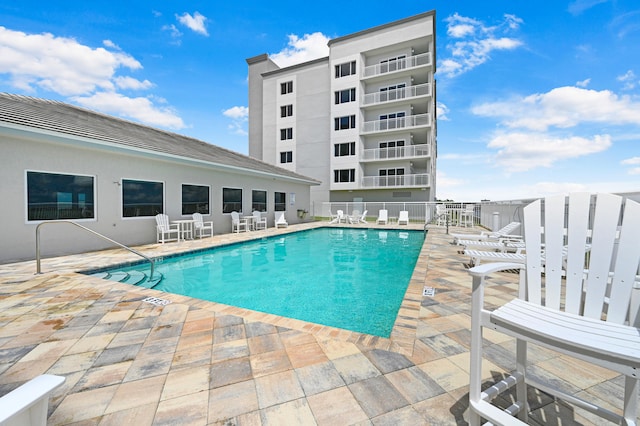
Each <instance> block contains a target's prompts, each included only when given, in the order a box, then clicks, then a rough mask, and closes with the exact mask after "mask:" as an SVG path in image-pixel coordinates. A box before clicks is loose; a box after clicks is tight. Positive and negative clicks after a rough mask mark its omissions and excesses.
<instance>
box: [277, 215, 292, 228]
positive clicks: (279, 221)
mask: <svg viewBox="0 0 640 426" xmlns="http://www.w3.org/2000/svg"><path fill="white" fill-rule="evenodd" d="M275 218H276V223H275V226H276V228H280V227H281V226H282V227H283V228H286V227H287V226H289V224H288V223H287V220H286V219H285V218H284V212H275Z"/></svg>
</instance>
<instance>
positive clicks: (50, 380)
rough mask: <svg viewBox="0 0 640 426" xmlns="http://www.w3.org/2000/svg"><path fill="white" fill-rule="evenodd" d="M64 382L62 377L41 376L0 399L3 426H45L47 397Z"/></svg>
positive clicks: (0, 416)
mask: <svg viewBox="0 0 640 426" xmlns="http://www.w3.org/2000/svg"><path fill="white" fill-rule="evenodd" d="M64 381H65V378H64V377H63V376H54V375H52V374H42V375H40V376H37V377H35V378H33V379H31V380H29V381H28V382H27V383H25V384H23V385H22V386H20V387H18V388H16V389H14V390H12V391H11V392H9V393H8V394H6V395H4V396H3V397H2V398H0V424H1V425H3V426H18V425H19V426H45V425H46V424H47V410H48V407H49V396H50V395H51V393H52V392H53V391H54V390H55V389H56V388H58V386H60V385H62V384H63V383H64Z"/></svg>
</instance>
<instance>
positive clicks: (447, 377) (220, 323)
mask: <svg viewBox="0 0 640 426" xmlns="http://www.w3.org/2000/svg"><path fill="white" fill-rule="evenodd" d="M305 226H308V227H312V226H319V225H317V224H308V225H302V226H290V227H289V231H292V230H295V229H303V228H304V227H305ZM371 227H375V226H371ZM421 228H422V227H421V226H420V229H421ZM280 232H288V231H285V230H282V229H281V230H272V229H269V230H267V231H266V232H265V231H260V232H258V233H243V234H246V235H243V234H239V235H238V234H233V235H221V236H216V237H214V238H212V239H205V240H203V241H188V242H183V243H175V244H173V243H172V244H165V245H164V246H161V245H150V246H145V247H142V248H141V250H142V251H144V252H146V253H150V254H154V255H163V254H167V255H169V254H171V253H173V252H175V251H180V250H184V251H190V250H193V249H197V248H200V247H202V246H204V245H211V243H212V242H215V243H216V244H218V243H220V244H222V243H225V242H227V243H228V242H230V241H238V240H242V239H248V238H255V237H259V236H260V235H262V236H264V235H275V234H277V233H280ZM456 232H470V233H473V232H477V230H476V229H462V228H461V229H459V230H458V229H456ZM251 234H254V235H251ZM424 247H429V251H428V253H427V254H426V255H425V256H424V257H423V258H421V259H419V261H418V263H417V264H416V268H415V271H414V276H413V277H412V280H411V283H410V288H409V289H408V291H407V295H406V296H405V299H406V300H407V304H406V305H403V307H402V308H401V310H400V312H399V313H398V318H397V320H396V326H395V327H394V333H396V334H395V335H394V334H393V333H392V336H391V339H380V338H375V337H374V336H368V335H358V334H355V333H351V332H347V331H345V330H340V329H331V328H327V327H322V326H319V325H317V324H312V323H305V322H302V321H294V320H290V319H288V318H283V317H275V316H272V315H268V314H262V313H258V312H246V311H243V310H240V309H238V308H235V307H232V306H225V305H219V304H214V303H211V302H204V301H199V300H195V299H190V298H187V297H183V296H176V295H168V294H167V293H163V292H160V291H157V290H149V289H144V288H135V287H132V286H130V285H126V284H121V283H113V282H103V280H100V279H97V278H93V277H88V276H85V275H81V274H77V273H75V272H74V271H76V270H82V269H88V266H91V267H94V268H95V267H100V266H109V265H112V264H115V263H122V262H123V261H128V260H129V259H131V258H132V257H130V256H129V255H128V254H127V253H123V251H115V250H108V251H104V252H99V253H86V254H82V255H78V256H65V257H62V258H52V259H44V260H43V271H44V272H45V273H44V274H42V275H34V271H35V262H33V261H30V262H21V263H14V264H8V265H0V324H2V327H0V354H2V356H1V357H0V395H2V394H4V393H6V392H9V391H10V390H12V389H15V388H17V387H18V386H19V385H21V384H22V383H24V382H26V381H28V380H29V379H31V378H33V377H35V376H36V375H38V374H43V373H49V374H58V375H63V376H65V377H66V381H65V383H64V384H63V385H62V386H61V387H60V388H58V389H57V390H56V392H54V395H53V396H52V398H51V401H50V409H49V414H50V417H49V419H48V424H50V425H72V424H73V425H79V424H135V425H141V426H144V425H160V424H176V422H179V423H180V424H192V425H221V424H233V425H245V424H249V425H261V424H262V425H266V424H305V425H306V424H309V425H314V424H318V425H341V424H359V425H371V424H397V425H400V424H411V425H415V424H442V425H449V424H451V425H455V424H465V423H466V419H467V407H468V398H467V393H468V373H467V372H468V365H469V353H468V348H469V327H470V317H469V312H470V294H471V280H470V277H469V275H468V273H467V272H466V262H467V261H468V259H466V258H464V257H463V256H462V255H461V254H460V253H458V250H457V248H456V247H455V246H452V245H451V237H449V236H448V235H446V234H445V233H444V229H443V228H433V229H430V230H429V233H428V236H427V241H426V242H425V245H424ZM420 277H421V278H420ZM517 281H518V277H517V275H515V274H497V275H496V276H495V277H492V279H491V280H489V282H488V283H487V284H488V287H487V292H488V293H487V303H490V304H492V305H500V304H501V303H503V302H504V301H506V300H510V299H512V298H513V297H514V296H515V294H516V291H517ZM425 286H428V287H432V288H434V289H435V290H436V293H435V295H434V296H433V297H425V296H422V292H423V290H424V287H425ZM167 296H169V297H167ZM147 297H155V298H158V299H164V300H169V299H170V300H171V302H172V303H170V304H168V305H164V306H156V305H154V304H151V303H146V302H143V300H144V299H145V298H147ZM245 314H246V315H245ZM484 340H485V344H486V345H487V346H490V349H491V350H490V351H489V352H490V353H493V354H495V356H494V357H493V358H492V359H491V360H490V362H486V363H485V365H484V366H485V367H486V368H485V371H484V372H483V376H484V377H485V378H496V377H502V376H503V373H504V372H506V371H509V370H511V369H512V368H513V366H512V365H510V364H509V363H508V362H506V361H505V360H506V357H505V356H503V354H505V353H506V352H513V347H514V342H513V340H511V339H506V338H505V337H504V336H501V335H499V334H497V333H494V332H490V331H488V332H487V333H485V336H484ZM389 349H391V350H389ZM530 362H531V363H532V364H534V365H535V368H536V374H537V375H540V376H542V377H543V378H544V377H546V378H553V379H554V380H558V381H561V382H562V383H565V384H566V386H570V387H571V388H572V389H575V391H576V392H577V393H578V392H579V393H582V392H588V393H589V394H591V395H594V396H596V397H597V398H600V399H601V400H603V401H606V402H609V405H610V407H608V408H611V409H613V410H618V408H619V406H620V399H621V398H622V397H623V393H622V388H621V386H620V377H619V376H618V375H615V374H611V373H610V372H608V371H603V370H602V369H593V368H592V366H590V365H589V364H585V363H581V362H579V361H576V360H572V359H569V358H566V357H563V356H560V355H558V354H556V353H552V352H550V351H547V350H544V349H542V348H535V357H532V358H531V359H530ZM585 371H588V372H589V374H588V375H585V373H584V372H585ZM533 396H534V397H535V398H536V401H535V405H534V406H535V407H536V410H535V411H534V412H533V413H532V414H531V415H530V417H529V419H530V422H531V424H534V425H542V424H545V423H546V424H548V423H554V424H576V423H579V424H583V425H591V424H598V423H597V422H598V421H599V419H594V418H593V417H591V416H590V414H589V413H586V412H584V411H583V410H580V409H579V408H569V407H568V406H566V405H563V404H557V403H555V402H554V401H553V400H551V399H550V398H548V397H546V396H545V395H544V394H540V393H537V394H535V395H533Z"/></svg>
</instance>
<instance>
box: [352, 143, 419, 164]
mask: <svg viewBox="0 0 640 426" xmlns="http://www.w3.org/2000/svg"><path fill="white" fill-rule="evenodd" d="M430 154H431V145H429V144H421V145H407V146H396V147H392V148H376V149H365V150H364V151H363V153H362V160H369V161H375V160H393V159H398V158H413V157H428V156H429V155H430Z"/></svg>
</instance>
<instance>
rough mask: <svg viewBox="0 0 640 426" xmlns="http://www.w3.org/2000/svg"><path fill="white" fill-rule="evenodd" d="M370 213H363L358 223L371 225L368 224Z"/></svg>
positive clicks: (366, 211)
mask: <svg viewBox="0 0 640 426" xmlns="http://www.w3.org/2000/svg"><path fill="white" fill-rule="evenodd" d="M368 212H369V211H368V210H365V211H363V212H362V215H360V217H359V218H358V220H357V222H356V223H369V222H367V213H368Z"/></svg>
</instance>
